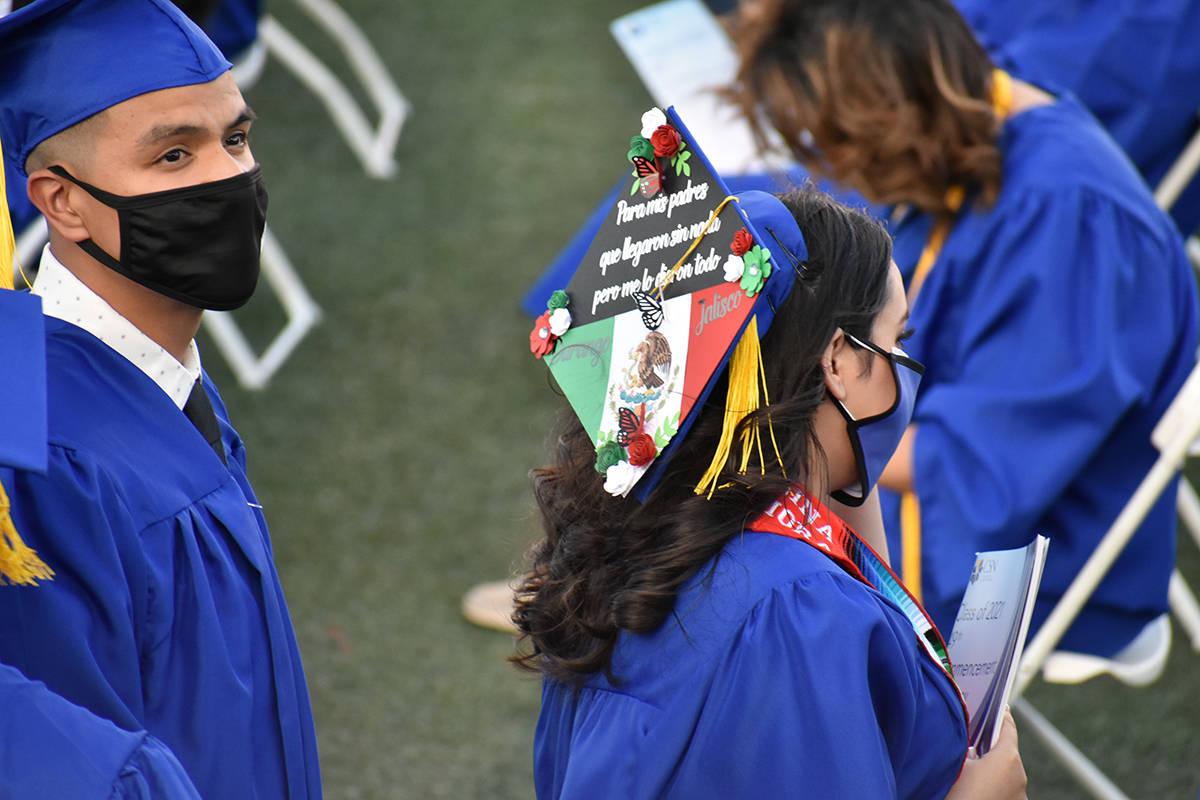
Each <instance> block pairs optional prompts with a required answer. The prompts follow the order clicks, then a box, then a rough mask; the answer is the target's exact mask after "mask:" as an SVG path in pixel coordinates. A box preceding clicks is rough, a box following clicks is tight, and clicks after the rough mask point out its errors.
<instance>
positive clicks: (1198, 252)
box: [1154, 130, 1200, 652]
mask: <svg viewBox="0 0 1200 800" xmlns="http://www.w3.org/2000/svg"><path fill="white" fill-rule="evenodd" d="M1197 172H1200V130H1198V131H1197V132H1196V134H1195V135H1194V136H1193V137H1192V139H1191V141H1189V142H1188V143H1187V145H1185V146H1184V148H1183V152H1182V153H1180V154H1179V158H1177V159H1175V163H1174V164H1172V165H1171V168H1170V169H1168V170H1167V174H1166V175H1164V176H1163V178H1162V180H1161V181H1159V184H1158V187H1157V188H1156V189H1155V190H1154V202H1155V203H1157V204H1158V207H1159V208H1161V209H1162V210H1163V211H1170V210H1171V207H1172V206H1173V205H1175V201H1176V200H1178V199H1179V196H1180V195H1181V194H1183V191H1184V189H1186V188H1187V187H1188V185H1189V184H1190V183H1191V182H1192V179H1193V178H1194V177H1195V176H1196V173H1197ZM1185 244H1186V250H1187V254H1188V258H1189V260H1190V261H1191V262H1192V267H1193V268H1194V269H1196V270H1198V271H1200V236H1198V235H1197V234H1196V233H1194V232H1193V233H1191V235H1190V236H1188V237H1187V241H1186V243H1185ZM1198 446H1200V441H1198V442H1193V443H1192V446H1191V450H1190V451H1189V452H1190V454H1191V455H1200V452H1198V451H1197V447H1198ZM1177 507H1178V511H1179V517H1180V519H1181V521H1182V522H1183V527H1184V529H1185V530H1186V531H1188V533H1190V534H1191V536H1192V539H1194V540H1195V542H1196V545H1197V546H1198V547H1200V499H1197V497H1196V490H1195V489H1194V488H1193V487H1192V485H1191V483H1190V482H1189V481H1188V479H1187V477H1186V476H1184V478H1183V479H1182V480H1180V482H1179V499H1178V502H1177ZM1169 600H1170V604H1171V613H1173V614H1174V615H1175V619H1176V620H1177V621H1178V622H1179V624H1180V626H1182V627H1183V629H1184V630H1185V631H1187V634H1188V638H1189V639H1191V642H1192V649H1193V650H1196V651H1197V652H1200V602H1197V600H1196V595H1195V594H1194V593H1193V592H1192V590H1191V587H1189V586H1188V584H1187V581H1185V580H1184V579H1183V576H1182V575H1181V574H1180V573H1179V570H1175V572H1174V573H1173V574H1172V575H1171V586H1170V595H1169Z"/></svg>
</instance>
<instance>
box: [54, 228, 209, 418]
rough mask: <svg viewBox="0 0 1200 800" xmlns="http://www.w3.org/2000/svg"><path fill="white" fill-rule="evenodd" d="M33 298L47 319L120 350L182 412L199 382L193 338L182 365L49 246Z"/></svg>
mask: <svg viewBox="0 0 1200 800" xmlns="http://www.w3.org/2000/svg"><path fill="white" fill-rule="evenodd" d="M33 293H34V294H37V295H40V296H41V298H42V311H43V313H45V315H46V316H48V317H54V318H56V319H61V320H62V321H63V322H69V323H71V324H72V325H77V326H79V327H80V328H83V329H84V330H85V331H87V332H88V333H90V334H92V335H93V336H95V337H96V338H97V339H99V340H100V341H102V342H104V343H105V344H106V345H108V346H109V347H111V348H112V349H113V350H116V351H117V352H118V353H120V354H121V355H122V356H124V357H125V358H127V359H128V360H129V361H130V362H132V364H133V365H134V366H135V367H137V368H138V369H140V370H141V371H142V372H144V373H146V377H148V378H150V380H152V381H154V382H155V383H156V384H158V386H159V388H160V389H162V390H163V391H164V392H166V393H167V396H168V397H170V398H171V401H172V402H174V403H175V405H176V406H177V407H179V408H180V409H182V408H183V406H184V403H186V402H187V399H188V395H189V394H191V392H192V386H194V385H195V383H196V380H197V379H198V378H199V377H200V351H199V350H197V349H196V341H195V340H194V339H193V340H192V341H190V342H188V348H187V353H186V354H185V355H184V359H183V363H180V362H179V361H177V360H176V359H175V357H174V356H173V355H171V354H170V353H168V352H167V351H166V350H164V349H163V348H162V346H160V345H159V344H158V343H157V342H155V341H154V340H153V339H151V338H150V337H149V336H147V335H146V334H144V333H142V332H141V331H140V330H138V328H137V327H136V326H135V325H134V324H133V323H132V322H130V321H129V320H127V319H125V317H123V316H121V315H120V314H118V313H117V312H116V310H115V309H113V307H112V306H110V305H109V304H108V303H106V302H104V299H103V298H101V297H100V295H98V294H96V293H95V292H93V291H92V290H91V289H89V288H88V287H87V285H86V284H84V282H83V281H81V280H79V278H77V277H75V275H74V273H72V272H71V271H70V270H69V269H67V268H66V267H64V266H63V265H62V262H60V261H59V260H58V259H57V258H55V257H54V254H53V253H51V252H50V245H46V248H45V249H44V250H43V251H42V261H41V265H40V266H39V267H38V274H37V278H35V279H34V281H33Z"/></svg>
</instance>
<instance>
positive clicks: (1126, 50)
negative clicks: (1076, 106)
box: [955, 0, 1200, 233]
mask: <svg viewBox="0 0 1200 800" xmlns="http://www.w3.org/2000/svg"><path fill="white" fill-rule="evenodd" d="M955 4H956V5H957V6H958V8H959V10H960V11H961V12H962V14H963V17H964V18H966V20H967V22H968V23H969V24H970V25H971V27H972V28H974V29H975V32H976V34H977V35H978V36H979V39H980V41H981V42H982V43H983V44H984V46H985V47H987V49H988V51H989V52H990V53H991V55H992V57H993V58H994V59H995V60H996V62H997V63H998V64H999V65H1000V66H1002V67H1004V68H1005V69H1008V70H1009V71H1011V72H1012V73H1013V74H1014V75H1016V76H1018V77H1021V78H1024V79H1026V80H1029V81H1032V82H1033V83H1035V84H1038V85H1042V86H1054V87H1062V88H1064V89H1067V90H1069V91H1070V92H1071V93H1072V94H1074V95H1075V96H1076V97H1078V98H1079V99H1080V100H1082V101H1083V104H1084V105H1085V106H1087V108H1088V109H1089V110H1090V111H1091V112H1092V113H1093V114H1095V115H1096V117H1097V119H1099V120H1100V122H1101V123H1102V124H1103V125H1104V127H1105V128H1107V129H1108V132H1109V133H1110V134H1111V135H1112V137H1113V138H1114V139H1116V141H1117V143H1118V144H1120V145H1121V147H1122V148H1124V150H1125V152H1126V153H1128V154H1129V157H1130V158H1131V159H1132V160H1133V163H1134V164H1135V165H1137V167H1138V169H1139V170H1140V171H1141V173H1142V174H1143V175H1144V176H1145V178H1146V180H1147V182H1148V183H1149V184H1150V185H1151V186H1155V185H1157V184H1158V182H1159V181H1160V180H1162V177H1163V175H1165V174H1166V172H1167V169H1168V168H1169V167H1170V166H1171V164H1172V163H1173V162H1174V161H1175V159H1176V158H1178V157H1179V154H1180V153H1181V152H1182V151H1183V148H1184V146H1185V145H1186V144H1187V142H1188V140H1189V139H1190V138H1191V137H1192V136H1193V135H1194V134H1195V132H1196V130H1197V127H1198V124H1197V116H1196V115H1197V112H1198V111H1200V47H1197V46H1196V42H1197V40H1198V39H1200V2H1198V0H1137V2H1124V3H1114V2H1096V0H1056V1H1055V2H1052V3H1048V2H1045V1H1044V0H955ZM1171 214H1172V216H1173V217H1175V221H1176V222H1177V223H1178V225H1179V227H1180V229H1181V230H1183V231H1184V232H1185V233H1191V232H1192V231H1195V230H1196V227H1197V226H1198V225H1200V181H1197V180H1193V181H1192V182H1191V184H1190V185H1189V188H1188V190H1187V191H1186V192H1185V193H1184V194H1183V196H1182V197H1180V199H1179V201H1178V202H1177V203H1176V204H1175V206H1174V207H1172V209H1171Z"/></svg>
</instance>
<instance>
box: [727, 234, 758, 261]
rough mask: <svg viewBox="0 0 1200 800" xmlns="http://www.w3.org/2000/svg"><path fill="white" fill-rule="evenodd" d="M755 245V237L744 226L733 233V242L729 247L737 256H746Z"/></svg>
mask: <svg viewBox="0 0 1200 800" xmlns="http://www.w3.org/2000/svg"><path fill="white" fill-rule="evenodd" d="M753 246H754V237H753V236H751V235H750V231H748V230H746V229H745V228H742V229H741V230H740V231H738V232H737V233H735V234H734V235H733V244H731V245H729V249H730V250H732V251H733V254H734V255H735V256H744V255H746V252H747V251H748V250H749V249H750V248H751V247H753Z"/></svg>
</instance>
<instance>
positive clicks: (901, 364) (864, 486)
mask: <svg viewBox="0 0 1200 800" xmlns="http://www.w3.org/2000/svg"><path fill="white" fill-rule="evenodd" d="M846 338H847V339H849V340H850V341H852V342H854V343H855V344H856V345H858V346H859V347H862V348H865V349H867V350H870V351H871V352H873V353H877V354H878V355H881V356H883V357H884V358H886V359H887V361H888V365H889V366H890V367H891V370H892V379H893V380H894V381H895V384H896V399H895V400H894V401H893V402H892V405H891V407H890V408H888V410H887V411H884V412H883V413H882V414H876V415H875V416H873V417H864V418H863V419H855V418H854V416H853V415H852V414H851V413H850V411H849V410H848V409H847V408H846V407H845V406H844V405H842V402H841V401H840V400H838V399H837V398H836V397H835V398H833V402H834V404H835V405H837V407H838V411H841V412H842V416H843V417H845V418H846V434H847V435H848V436H849V437H850V445H851V447H853V448H854V460H855V462H857V465H858V483H857V485H855V486H850V487H847V488H845V489H838V490H837V491H834V492H830V494H831V495H832V496H833V499H834V500H837V501H838V502H839V503H843V504H845V505H848V506H860V505H862V504H863V502H864V501H865V500H866V499H867V495H869V494H870V493H871V490H872V489H873V488H875V483H876V481H878V480H879V476H880V475H881V474H882V473H883V468H884V467H886V466H887V463H888V461H890V460H891V458H892V454H893V453H895V452H896V448H897V447H899V446H900V439H901V438H902V437H903V436H904V431H905V430H906V429H907V428H908V423H909V422H910V421H911V420H912V413H913V404H914V403H916V400H917V386H918V385H920V383H921V375H922V374H923V373H924V372H925V367H923V366H921V364H919V363H918V362H916V361H914V360H912V359H911V358H909V357H908V356H907V355H905V353H904V352H903V351H902V350H900V348H899V347H897V348H896V350H895V351H893V352H891V353H889V352H887V351H886V350H884V349H883V348H881V347H878V346H876V345H874V344H872V343H870V342H863V341H860V340H858V339H856V338H855V337H853V336H851V335H850V334H848V333H847V334H846Z"/></svg>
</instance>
